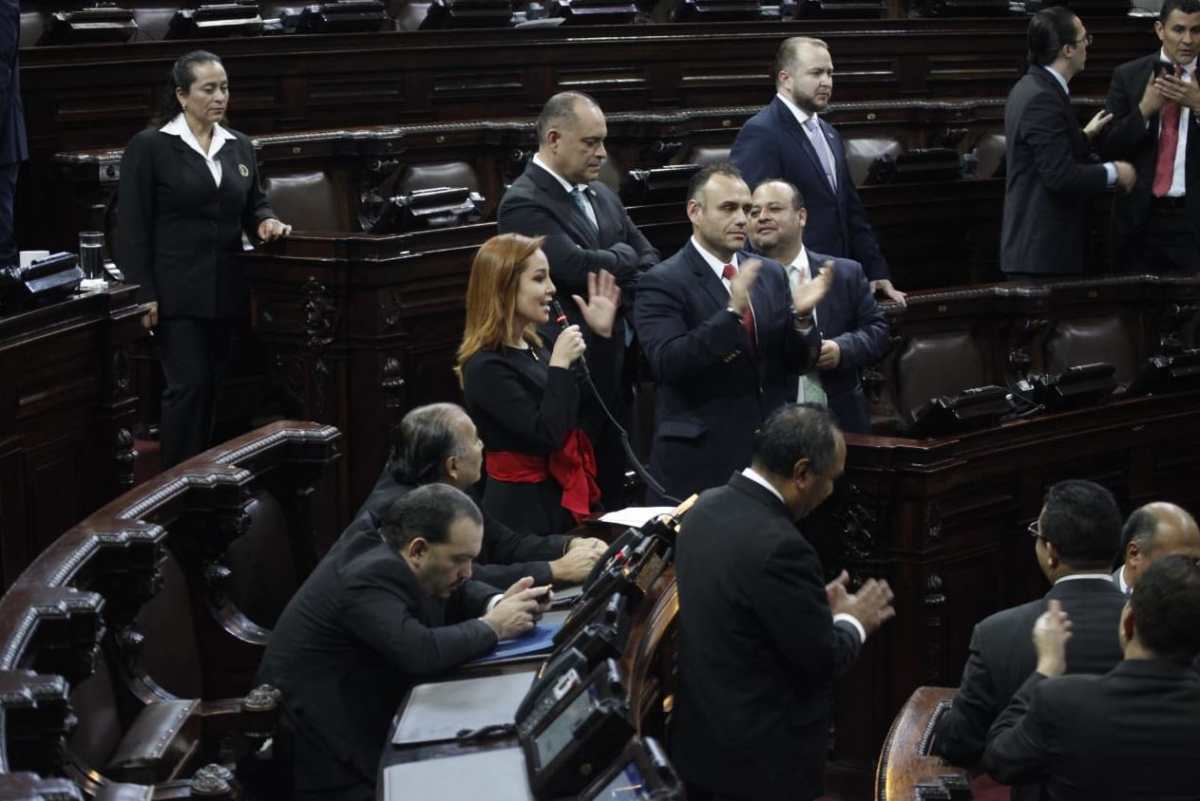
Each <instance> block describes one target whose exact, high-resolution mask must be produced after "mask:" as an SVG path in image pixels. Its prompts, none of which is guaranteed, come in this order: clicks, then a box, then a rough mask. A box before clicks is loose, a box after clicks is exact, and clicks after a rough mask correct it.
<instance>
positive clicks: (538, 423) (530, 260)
mask: <svg viewBox="0 0 1200 801" xmlns="http://www.w3.org/2000/svg"><path fill="white" fill-rule="evenodd" d="M541 244H542V238H541V237H538V238H536V239H531V238H529V237H525V236H521V235H519V234H504V235H502V236H495V237H492V238H491V239H489V240H488V241H487V242H485V243H484V244H483V247H481V248H480V249H479V252H478V253H477V254H476V255H475V261H474V262H473V263H472V265H471V278H470V281H469V282H468V284H467V321H466V327H465V330H464V331H463V342H462V345H460V346H459V349H458V365H457V367H456V368H455V370H456V372H457V373H458V376H459V379H460V380H461V381H462V385H463V395H464V396H465V398H466V404H467V409H468V410H469V411H470V413H471V418H472V419H473V420H474V421H475V424H476V425H477V426H478V427H479V435H480V437H481V438H482V439H483V444H484V446H485V447H486V448H487V453H486V456H485V460H484V467H485V469H486V471H487V476H488V478H487V486H486V488H485V490H484V494H483V508H484V511H485V513H486V514H487V515H489V516H490V517H492V518H493V519H495V520H499V521H500V522H502V523H504V524H505V525H507V526H508V527H509V528H512V529H514V530H515V531H520V532H531V533H534V534H559V533H562V532H563V531H566V530H567V529H570V528H572V527H574V525H575V523H576V522H577V521H578V520H579V519H581V518H583V517H585V516H587V515H588V514H589V513H590V512H592V511H593V510H594V507H595V505H596V503H597V501H598V500H599V497H600V489H599V487H598V486H597V485H596V461H595V456H594V454H593V450H592V442H591V436H593V435H594V434H595V431H596V430H597V425H596V422H597V421H598V414H597V412H598V409H597V408H596V407H595V405H594V404H593V403H592V402H591V394H590V390H589V389H587V388H586V387H581V386H580V384H581V383H582V380H581V378H580V376H581V373H580V372H578V371H577V370H572V369H571V368H572V366H573V365H574V364H575V362H576V361H577V360H578V359H579V358H580V357H581V356H582V355H583V351H584V349H585V348H586V347H588V346H589V345H590V346H591V347H592V348H593V349H594V351H595V352H594V354H593V356H594V358H592V359H590V360H589V361H590V363H591V365H592V368H593V371H594V373H595V382H596V385H597V387H598V388H599V390H600V392H603V393H605V395H606V402H607V403H609V404H610V405H611V400H608V399H609V398H611V397H612V395H613V394H614V393H615V387H616V377H615V376H614V375H612V374H611V372H612V371H611V370H608V369H606V366H607V365H611V364H613V363H614V361H615V360H614V359H612V358H609V357H610V356H612V353H611V349H612V348H615V347H621V346H623V344H624V343H623V342H620V341H617V342H614V341H613V340H614V338H613V336H612V329H613V320H614V318H615V315H616V311H617V305H618V303H619V302H620V296H621V291H620V290H619V289H618V288H617V284H616V279H614V278H613V276H612V275H611V274H610V273H608V272H607V271H605V270H601V271H600V272H599V274H596V273H592V274H591V275H590V276H589V277H588V299H587V301H586V302H585V301H584V300H583V299H582V298H580V297H579V296H578V295H576V296H573V299H574V301H575V303H576V305H577V306H578V308H579V310H580V312H581V314H582V316H583V319H584V322H585V323H586V324H587V328H588V331H587V335H586V339H585V334H584V332H583V331H581V330H580V327H579V326H577V325H570V326H567V327H565V328H563V329H562V330H561V332H559V333H558V334H557V336H556V337H555V338H554V342H553V343H551V347H550V349H547V347H546V346H545V344H544V343H543V341H542V338H541V337H540V336H539V335H538V333H537V328H538V326H546V324H547V323H549V322H550V319H551V301H552V300H553V299H554V282H553V281H551V280H550V265H549V263H548V262H547V261H546V255H545V254H544V253H543V252H542V250H541ZM545 330H546V329H545V328H543V331H545Z"/></svg>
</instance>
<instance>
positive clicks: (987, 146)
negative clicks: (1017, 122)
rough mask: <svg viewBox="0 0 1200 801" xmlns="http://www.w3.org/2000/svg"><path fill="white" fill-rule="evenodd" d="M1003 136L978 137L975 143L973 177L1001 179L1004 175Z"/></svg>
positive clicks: (994, 134)
mask: <svg viewBox="0 0 1200 801" xmlns="http://www.w3.org/2000/svg"><path fill="white" fill-rule="evenodd" d="M1005 150H1006V144H1005V139H1004V134H1002V133H990V134H985V135H983V136H981V137H979V141H978V142H976V143H975V151H974V152H975V177H976V178H1003V177H1004V173H1005V164H1004V154H1005Z"/></svg>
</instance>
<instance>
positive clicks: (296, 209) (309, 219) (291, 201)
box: [263, 171, 351, 232]
mask: <svg viewBox="0 0 1200 801" xmlns="http://www.w3.org/2000/svg"><path fill="white" fill-rule="evenodd" d="M263 189H264V191H265V192H266V193H267V197H269V198H270V199H271V206H272V208H274V209H275V213H276V214H278V215H279V219H281V220H283V221H284V222H286V223H287V224H288V225H291V226H292V227H293V228H294V229H296V230H297V231H313V232H346V231H349V230H351V228H350V220H349V218H348V217H349V215H347V214H345V213H344V211H343V206H344V204H343V203H339V201H338V192H337V189H336V187H335V186H334V183H333V181H332V180H331V179H330V177H329V174H328V173H326V172H324V171H319V172H299V173H292V174H289V175H272V176H268V177H267V178H266V179H265V180H264V181H263Z"/></svg>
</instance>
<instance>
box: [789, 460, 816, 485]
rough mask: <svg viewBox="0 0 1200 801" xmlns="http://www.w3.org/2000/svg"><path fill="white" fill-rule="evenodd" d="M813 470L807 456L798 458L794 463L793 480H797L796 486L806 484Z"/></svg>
mask: <svg viewBox="0 0 1200 801" xmlns="http://www.w3.org/2000/svg"><path fill="white" fill-rule="evenodd" d="M811 471H812V467H811V465H810V463H809V461H808V457H807V456H805V457H803V458H801V459H797V460H796V463H795V464H794V465H792V481H794V482H796V486H802V485H804V484H805V483H807V482H808V478H809V474H810V473H811Z"/></svg>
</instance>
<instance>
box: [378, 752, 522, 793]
mask: <svg viewBox="0 0 1200 801" xmlns="http://www.w3.org/2000/svg"><path fill="white" fill-rule="evenodd" d="M383 798H384V801H429V800H430V799H432V798H436V799H437V801H533V793H532V792H530V790H529V778H528V777H527V776H526V774H525V756H524V755H523V754H522V753H521V749H520V748H518V747H515V746H514V747H512V748H497V749H494V750H491V751H476V752H474V753H471V754H464V755H462V756H452V757H445V758H444V759H426V760H422V761H420V762H405V763H403V764H400V765H393V766H392V767H390V768H387V769H386V770H384V772H383Z"/></svg>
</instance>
